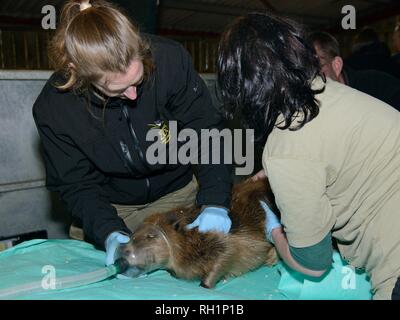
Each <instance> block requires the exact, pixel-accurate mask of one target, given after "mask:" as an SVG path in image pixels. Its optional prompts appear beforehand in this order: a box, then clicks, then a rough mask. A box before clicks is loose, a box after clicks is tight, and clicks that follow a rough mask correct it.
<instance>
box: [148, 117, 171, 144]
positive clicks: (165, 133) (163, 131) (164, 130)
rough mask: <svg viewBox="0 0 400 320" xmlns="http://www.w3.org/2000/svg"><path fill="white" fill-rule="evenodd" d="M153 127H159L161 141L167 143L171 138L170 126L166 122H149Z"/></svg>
mask: <svg viewBox="0 0 400 320" xmlns="http://www.w3.org/2000/svg"><path fill="white" fill-rule="evenodd" d="M149 127H150V128H151V129H158V134H159V135H160V138H161V142H162V143H164V144H167V143H168V142H169V140H170V139H171V135H170V132H169V128H168V126H167V124H166V123H164V122H156V123H154V124H149Z"/></svg>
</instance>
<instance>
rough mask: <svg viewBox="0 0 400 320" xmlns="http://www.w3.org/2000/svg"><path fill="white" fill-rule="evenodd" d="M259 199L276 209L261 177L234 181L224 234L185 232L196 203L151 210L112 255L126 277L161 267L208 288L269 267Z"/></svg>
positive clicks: (270, 252)
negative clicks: (125, 266)
mask: <svg viewBox="0 0 400 320" xmlns="http://www.w3.org/2000/svg"><path fill="white" fill-rule="evenodd" d="M260 200H262V201H265V202H266V203H267V205H268V206H269V207H270V208H271V209H272V210H273V211H274V212H277V208H276V206H275V204H274V200H273V195H272V192H271V189H270V187H269V184H268V181H267V180H259V181H257V182H253V181H251V180H247V181H244V182H241V183H238V184H236V185H234V187H233V189H232V205H231V208H230V213H229V215H230V218H231V220H232V227H231V230H230V232H229V233H228V234H223V233H221V232H212V231H210V232H205V233H201V232H199V231H198V230H197V228H194V229H192V230H188V229H187V228H186V225H187V224H189V223H191V222H193V221H194V219H195V218H196V217H197V216H198V215H199V213H200V210H201V209H200V208H198V207H189V208H187V207H186V208H185V207H183V208H176V209H174V210H171V211H169V212H167V213H161V214H154V215H152V216H150V217H148V218H146V219H145V220H144V222H143V223H142V224H141V225H140V226H138V227H137V229H136V230H134V231H133V234H132V236H131V239H130V241H129V242H128V243H127V244H126V245H122V246H121V247H120V248H119V249H118V250H117V254H116V259H121V258H123V259H126V261H127V262H128V263H129V266H130V274H129V275H130V276H138V275H139V274H142V273H149V272H151V271H154V270H157V269H164V270H167V271H169V272H170V273H171V274H172V275H173V276H175V277H176V278H181V279H186V280H196V279H197V280H200V281H201V283H200V285H201V286H202V287H205V288H214V287H215V285H216V283H217V282H218V281H219V280H221V279H222V278H228V277H236V276H239V275H242V274H243V273H246V272H249V271H251V270H254V269H257V268H259V267H260V266H262V265H264V264H265V265H268V266H271V265H274V264H275V263H276V262H277V260H278V258H277V253H276V250H275V247H274V246H273V245H272V244H271V243H269V242H268V241H267V240H266V234H265V219H266V214H265V211H264V210H263V208H262V207H261V205H260Z"/></svg>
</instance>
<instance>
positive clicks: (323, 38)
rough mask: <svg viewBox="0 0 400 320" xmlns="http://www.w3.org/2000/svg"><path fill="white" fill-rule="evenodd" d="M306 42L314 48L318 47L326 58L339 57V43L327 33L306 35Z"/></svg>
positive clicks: (317, 32) (320, 32)
mask: <svg viewBox="0 0 400 320" xmlns="http://www.w3.org/2000/svg"><path fill="white" fill-rule="evenodd" d="M308 41H309V42H310V43H311V44H313V45H314V46H315V45H318V46H319V47H320V48H321V51H322V52H323V53H324V54H325V55H326V56H327V57H328V58H331V59H333V58H335V57H340V56H341V54H340V46H339V42H338V41H337V40H336V38H335V37H334V36H332V35H331V34H330V33H328V32H322V31H315V32H312V33H310V34H309V35H308Z"/></svg>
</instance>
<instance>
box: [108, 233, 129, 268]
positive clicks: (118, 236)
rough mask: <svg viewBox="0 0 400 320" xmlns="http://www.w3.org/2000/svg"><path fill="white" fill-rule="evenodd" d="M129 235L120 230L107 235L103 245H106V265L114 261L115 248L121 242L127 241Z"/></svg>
mask: <svg viewBox="0 0 400 320" xmlns="http://www.w3.org/2000/svg"><path fill="white" fill-rule="evenodd" d="M129 239H130V238H129V236H128V235H126V234H123V233H121V232H118V231H115V232H112V233H110V234H109V235H108V237H107V239H106V242H105V247H106V266H109V265H112V264H113V263H114V262H115V259H114V255H115V251H116V250H117V248H118V247H119V246H120V245H121V244H122V243H128V242H129Z"/></svg>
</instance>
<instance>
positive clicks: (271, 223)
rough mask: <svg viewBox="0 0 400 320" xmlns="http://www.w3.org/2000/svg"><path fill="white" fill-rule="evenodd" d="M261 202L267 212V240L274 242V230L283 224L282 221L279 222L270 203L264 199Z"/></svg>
mask: <svg viewBox="0 0 400 320" xmlns="http://www.w3.org/2000/svg"><path fill="white" fill-rule="evenodd" d="M260 204H261V206H262V208H263V209H264V211H265V214H266V219H265V233H266V235H267V240H268V241H269V242H271V243H274V240H273V239H272V230H274V229H276V228H279V227H280V226H281V223H280V222H279V219H278V217H277V216H276V215H275V213H274V212H273V211H272V210H271V209H270V208H269V207H268V205H267V204H266V203H265V202H264V201H260Z"/></svg>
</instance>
